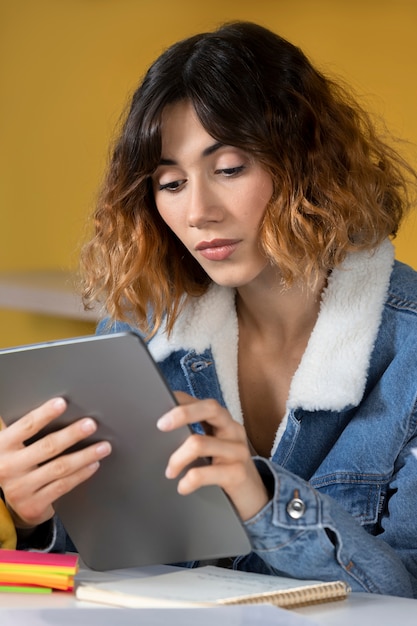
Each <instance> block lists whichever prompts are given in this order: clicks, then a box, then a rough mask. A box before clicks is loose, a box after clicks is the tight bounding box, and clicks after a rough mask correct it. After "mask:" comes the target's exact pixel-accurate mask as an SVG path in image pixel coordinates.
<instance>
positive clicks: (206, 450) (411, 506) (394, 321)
mask: <svg viewBox="0 0 417 626" xmlns="http://www.w3.org/2000/svg"><path fill="white" fill-rule="evenodd" d="M408 179H410V180H411V181H412V180H413V179H414V180H415V174H414V172H413V170H412V169H411V168H410V167H408V166H407V164H406V163H404V162H403V161H402V159H401V158H400V157H399V156H398V154H397V153H396V152H395V151H394V150H393V149H391V148H390V147H389V146H388V145H387V144H385V143H384V142H383V141H382V140H381V139H380V138H379V137H378V135H377V134H376V132H375V130H374V127H373V125H372V123H371V121H370V120H369V118H368V116H367V115H366V114H365V113H364V112H363V111H362V110H361V109H360V108H359V107H358V106H357V104H355V103H354V102H353V101H352V100H351V98H350V97H349V96H348V94H347V93H346V92H345V90H344V89H342V88H341V87H340V86H338V85H337V84H335V83H334V82H332V81H330V80H329V79H327V78H325V77H324V76H323V75H322V74H321V73H320V72H318V71H317V70H316V69H315V68H314V67H313V66H312V65H311V64H310V62H309V61H308V59H307V58H306V57H305V56H304V54H303V53H302V52H301V51H300V50H299V49H298V48H296V47H294V46H293V45H291V44H290V43H288V42H287V41H285V40H284V39H282V38H280V37H278V36H277V35H275V34H273V33H272V32H270V31H268V30H266V29H264V28H262V27H260V26H257V25H255V24H248V23H234V24H229V25H226V26H224V27H222V28H220V29H219V30H217V31H215V32H212V33H204V34H200V35H196V36H194V37H191V38H189V39H187V40H184V41H181V42H179V43H177V44H175V45H173V46H172V47H171V48H169V49H168V50H167V51H166V52H165V53H163V54H162V55H161V57H160V58H159V59H157V60H156V62H155V63H154V64H153V65H152V66H151V68H150V69H149V71H148V73H147V74H146V76H145V78H144V80H143V82H142V84H141V85H140V86H139V88H138V90H137V91H136V93H135V94H134V96H133V100H132V103H131V107H130V111H129V113H128V115H127V118H126V121H125V124H124V127H123V129H122V131H121V134H120V137H119V139H118V141H117V143H116V146H115V148H114V152H113V157H112V160H111V163H110V166H109V171H108V175H107V178H106V181H105V184H104V187H103V190H102V194H101V197H100V200H99V203H98V207H97V210H96V212H95V234H94V236H93V238H92V240H91V241H90V242H89V244H88V245H87V246H86V247H85V249H84V252H83V258H82V260H83V267H84V272H85V299H86V302H87V304H88V303H93V302H95V301H99V302H100V303H101V305H102V306H104V307H105V309H106V311H107V314H108V319H107V320H104V321H103V323H102V324H100V327H99V332H112V331H118V330H121V329H124V328H127V327H130V328H133V329H135V331H136V332H139V333H141V334H143V335H145V336H146V337H147V339H148V341H149V348H150V350H151V352H152V354H153V356H154V358H155V359H156V360H157V361H158V362H159V364H160V367H161V369H162V371H163V372H164V374H165V376H166V378H167V379H168V382H169V384H170V385H171V387H172V389H174V390H176V391H177V392H178V397H179V399H180V401H181V405H180V406H178V407H177V408H175V409H174V410H173V411H171V412H170V413H168V414H166V415H164V416H161V419H160V420H159V422H158V428H160V429H161V430H162V431H169V430H171V429H175V428H178V427H179V426H182V425H184V424H192V423H195V422H205V423H206V424H208V425H209V426H210V427H211V434H210V435H204V436H202V435H200V434H198V433H195V434H193V435H191V436H190V437H189V438H188V440H187V441H186V442H185V444H184V445H183V446H182V447H181V448H180V449H178V450H177V451H176V452H175V453H174V454H173V455H172V457H171V458H170V459H167V468H166V475H167V478H168V479H177V477H178V476H179V475H180V474H181V472H182V470H183V469H184V468H186V466H187V465H188V464H189V462H190V461H192V460H193V459H195V458H197V457H200V456H205V457H207V456H209V457H212V459H213V463H212V464H211V465H210V466H208V467H199V468H195V469H191V470H189V471H186V473H185V475H184V476H183V477H182V478H181V479H180V480H179V482H178V490H179V491H180V493H182V494H184V495H186V494H188V493H190V492H192V491H194V490H196V489H199V488H200V487H201V486H203V485H207V484H217V485H220V486H221V487H222V488H223V489H224V490H225V492H226V493H227V494H228V496H229V497H230V498H231V500H232V502H233V503H234V505H235V507H236V509H237V511H238V513H239V515H240V517H241V519H242V521H243V523H244V526H245V528H246V530H247V533H248V536H249V538H250V540H251V544H252V548H253V549H252V552H251V553H250V554H249V555H245V556H237V557H236V558H235V559H234V560H233V564H232V566H233V567H235V568H238V569H245V570H251V571H256V572H264V573H270V574H284V575H287V576H294V577H299V578H314V579H322V580H329V579H343V580H346V581H348V582H349V584H350V585H351V586H352V588H353V589H354V590H357V591H368V592H374V593H386V594H396V595H404V596H410V597H413V596H417V543H416V537H417V523H416V519H417V517H416V512H417V460H416V458H415V456H414V454H413V449H414V448H415V447H417V410H416V396H417V357H416V354H417V351H416V349H417V275H416V273H415V272H414V271H413V270H412V269H411V268H410V267H407V266H405V265H403V264H401V263H399V262H397V261H394V252H393V246H392V244H391V242H390V238H392V237H394V236H395V234H396V232H397V229H398V227H399V224H400V222H401V220H402V218H403V216H404V214H405V213H406V211H407V209H408V206H409V201H408V199H407V186H408ZM62 411H63V402H62V401H61V400H59V399H58V400H57V399H55V400H51V402H50V403H47V404H45V405H44V406H42V407H40V408H39V409H37V410H36V411H34V412H33V413H31V414H29V415H27V416H25V417H24V418H22V419H21V420H20V421H19V422H17V423H16V424H14V425H13V426H11V427H9V428H7V429H5V430H3V431H2V432H1V433H0V484H1V485H2V488H3V492H4V496H5V500H6V502H7V504H8V507H9V509H10V511H11V513H12V515H13V517H14V520H15V524H16V526H17V529H18V535H19V537H20V539H19V541H20V543H19V545H20V546H21V547H25V546H28V545H32V546H33V545H36V546H37V547H42V548H43V549H52V548H53V549H57V548H59V547H62V546H63V545H64V544H63V535H62V529H61V528H60V525H59V522H58V520H56V519H54V518H53V502H54V500H55V499H56V498H57V497H58V496H59V495H60V494H62V493H64V492H67V491H69V490H70V489H72V488H73V487H74V486H75V485H77V484H78V483H80V482H81V481H83V480H86V479H87V478H88V477H89V476H90V475H91V474H92V473H93V472H95V471H96V470H97V467H98V465H99V461H100V459H101V458H103V457H104V456H105V455H107V454H109V452H110V447H109V445H108V443H106V442H102V443H101V444H99V445H96V446H90V447H89V448H86V449H85V450H84V451H82V452H77V453H74V454H68V455H64V456H61V457H60V458H59V459H58V460H56V459H55V460H49V461H48V459H53V458H54V457H55V456H56V454H57V453H59V452H62V451H64V450H65V449H66V448H67V447H68V446H69V445H70V444H72V443H74V442H75V441H77V440H79V439H82V438H84V437H86V436H87V435H88V434H89V433H91V431H92V430H93V429H94V428H95V425H94V423H93V422H92V420H89V419H88V418H86V419H85V420H81V421H79V422H77V423H75V424H73V425H72V426H70V427H68V428H67V429H66V430H64V431H60V432H59V433H55V434H53V435H48V436H47V437H45V438H44V440H41V441H39V442H38V443H35V444H32V445H31V446H28V447H27V448H23V443H22V442H23V441H25V440H26V439H28V436H29V435H31V434H33V433H34V432H36V431H38V430H39V429H40V428H41V427H42V426H43V425H44V424H45V423H47V422H49V421H51V420H53V419H54V417H55V416H57V415H58V414H60V413H61V412H62ZM45 461H46V463H45ZM41 463H42V465H40V464H41ZM48 533H49V534H48Z"/></svg>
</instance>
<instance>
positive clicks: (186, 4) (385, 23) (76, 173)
mask: <svg viewBox="0 0 417 626" xmlns="http://www.w3.org/2000/svg"><path fill="white" fill-rule="evenodd" d="M231 19H248V20H253V21H258V22H260V23H262V24H264V25H265V26H269V27H270V28H272V29H273V30H276V31H277V32H279V33H280V34H282V35H283V36H285V37H287V38H289V39H290V40H291V41H293V42H294V43H296V44H297V45H300V46H301V47H302V48H303V49H304V50H305V51H306V52H307V54H308V55H309V56H310V57H311V58H312V60H313V61H314V62H315V63H316V64H318V65H319V66H320V67H321V68H322V69H323V70H324V71H328V72H336V73H337V74H339V75H341V76H342V77H343V78H345V79H347V80H348V81H349V82H350V83H351V84H353V86H354V87H355V89H356V90H357V91H358V92H359V93H360V94H361V95H362V96H363V97H364V98H365V101H366V102H367V103H368V105H369V106H370V107H371V109H373V110H374V111H375V112H376V113H377V114H382V115H383V116H384V117H385V119H386V121H387V123H388V125H389V126H390V127H391V129H393V130H394V132H395V133H396V134H399V135H400V136H402V137H404V138H407V139H409V140H410V141H411V142H413V143H415V144H417V119H416V115H415V109H416V103H417V81H416V76H415V74H416V66H417V36H416V32H415V28H416V25H417V2H416V1H415V0H257V1H255V0H227V1H226V2H225V1H224V0H210V2H204V3H203V2H196V1H195V0H12V1H11V0H0V85H1V97H0V138H1V139H0V215H1V231H0V233H1V244H0V271H4V270H20V269H29V268H31V269H33V268H35V269H40V268H46V269H48V268H56V267H58V268H68V267H69V268H75V267H76V264H77V253H78V247H79V244H80V241H81V239H82V237H83V235H84V229H85V220H86V216H87V214H88V212H89V211H90V209H91V207H92V205H93V204H94V197H95V192H96V189H97V186H98V184H99V181H100V177H101V174H102V172H103V168H104V165H105V162H106V157H107V148H108V144H109V141H110V139H111V136H112V131H113V129H114V126H115V124H116V122H117V120H118V117H119V115H120V113H121V111H122V108H123V106H124V104H125V102H126V99H127V95H128V94H129V93H131V92H132V90H133V89H134V87H135V85H136V84H137V82H138V80H139V77H140V76H141V74H142V73H143V71H144V69H145V68H146V66H147V65H148V64H149V63H150V62H151V61H152V60H153V59H154V58H155V57H156V56H157V55H158V54H159V53H160V52H161V51H162V49H164V48H165V47H166V46H168V45H169V44H171V43H172V42H173V41H175V40H177V39H178V38H182V37H185V36H188V35H190V34H192V33H194V32H196V31H200V30H205V29H211V28H213V27H215V26H216V25H217V24H218V23H220V22H223V21H225V20H231ZM410 154H412V158H413V160H414V164H415V165H417V159H416V156H415V155H416V153H415V152H412V151H410ZM416 228H417V225H416V224H415V223H414V218H412V219H411V220H409V221H408V223H407V224H406V225H405V226H404V227H403V229H402V231H401V233H400V236H399V237H398V240H397V244H396V245H397V256H398V257H399V258H400V259H401V260H404V261H406V262H408V263H410V264H412V265H413V266H414V267H416V268H417V249H416V248H417V247H416V246H415V243H414V241H415V239H416ZM92 330H93V327H92V325H91V324H86V323H80V322H78V323H77V322H70V321H67V320H59V319H54V318H49V317H42V316H38V315H29V314H26V313H22V312H20V313H18V312H10V311H0V347H1V346H9V345H15V344H17V343H26V342H32V341H41V340H44V339H54V338H59V337H65V336H70V335H77V334H85V333H86V332H92Z"/></svg>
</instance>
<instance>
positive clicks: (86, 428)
mask: <svg viewBox="0 0 417 626" xmlns="http://www.w3.org/2000/svg"><path fill="white" fill-rule="evenodd" d="M96 428H97V426H96V423H95V421H94V420H92V419H91V418H90V417H87V419H85V420H83V421H82V422H81V430H82V431H83V432H84V433H93V432H94V431H95V430H96Z"/></svg>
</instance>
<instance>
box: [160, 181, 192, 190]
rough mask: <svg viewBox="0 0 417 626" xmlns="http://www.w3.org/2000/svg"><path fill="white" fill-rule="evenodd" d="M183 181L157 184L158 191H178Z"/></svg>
mask: <svg viewBox="0 0 417 626" xmlns="http://www.w3.org/2000/svg"><path fill="white" fill-rule="evenodd" d="M184 183H185V180H172V181H170V182H169V183H159V184H158V191H178V189H180V187H181V185H183V184H184Z"/></svg>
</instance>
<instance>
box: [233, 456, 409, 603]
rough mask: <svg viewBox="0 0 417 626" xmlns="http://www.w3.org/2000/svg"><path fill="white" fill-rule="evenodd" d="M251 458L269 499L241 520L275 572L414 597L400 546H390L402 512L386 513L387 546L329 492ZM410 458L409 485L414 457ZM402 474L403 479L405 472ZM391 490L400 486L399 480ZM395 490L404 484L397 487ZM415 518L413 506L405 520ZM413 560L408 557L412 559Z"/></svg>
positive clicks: (399, 537)
mask: <svg viewBox="0 0 417 626" xmlns="http://www.w3.org/2000/svg"><path fill="white" fill-rule="evenodd" d="M409 458H410V461H411V459H412V458H413V455H410V454H409ZM254 460H255V463H256V465H257V467H258V471H259V472H260V474H261V476H262V477H263V478H264V480H265V482H266V483H269V485H270V486H271V487H272V489H271V493H273V497H272V499H271V500H270V502H269V503H268V504H267V505H266V506H265V507H264V508H263V509H262V510H261V511H259V513H258V514H257V515H255V516H254V517H253V518H251V519H250V520H247V521H246V522H245V528H246V530H247V532H248V535H249V537H250V540H251V543H252V547H253V551H254V552H255V553H256V554H257V556H258V557H259V558H261V559H262V561H263V562H264V563H266V564H267V565H268V567H269V568H271V569H272V570H273V571H274V572H275V573H277V574H281V575H286V576H290V577H294V578H304V579H319V580H336V579H337V580H344V581H346V582H347V583H348V584H349V585H350V586H351V588H352V590H353V591H366V592H372V593H379V594H387V595H398V596H405V597H413V595H417V589H416V587H415V588H414V594H413V583H414V585H415V586H416V582H417V581H416V580H415V578H414V579H413V577H412V575H411V574H410V573H409V571H408V570H407V567H406V564H405V563H404V562H403V560H402V559H401V558H400V556H399V553H400V552H401V550H399V551H396V550H395V549H394V547H392V546H395V547H397V546H396V542H401V541H402V533H403V531H404V524H403V522H404V515H402V517H401V519H399V520H395V517H396V516H395V512H394V511H391V514H390V521H389V526H390V530H389V531H388V530H386V531H385V533H388V536H389V538H390V543H391V545H390V544H389V543H388V541H387V538H388V537H384V539H382V535H384V533H382V535H378V536H373V535H370V534H369V533H368V532H367V531H366V530H365V529H364V528H362V527H361V526H360V524H359V523H358V522H357V521H356V520H355V519H354V518H353V517H352V516H351V515H350V514H349V513H348V512H347V511H345V510H344V509H343V508H342V507H341V506H340V504H339V503H338V502H336V501H335V500H334V499H333V498H331V497H330V496H327V495H325V494H321V493H319V492H318V491H317V490H316V489H314V488H313V487H312V486H311V485H309V484H308V483H307V482H305V481H304V480H302V479H301V478H299V477H298V476H296V475H294V474H292V473H290V472H288V471H287V470H285V469H283V468H282V467H280V466H278V465H276V464H274V463H272V462H271V461H268V460H266V459H263V458H261V457H255V459H254ZM413 460H414V462H415V467H414V471H413V474H414V479H413V480H414V483H415V482H416V477H417V460H416V459H413ZM411 462H412V461H411ZM403 476H404V478H403V479H404V480H405V481H407V477H408V474H407V473H404V474H403ZM399 480H400V478H398V479H397V481H399ZM414 486H415V494H416V485H414ZM396 488H397V489H399V488H400V487H399V484H397V485H396ZM401 489H402V490H404V489H405V490H407V489H408V487H407V485H403V486H402V487H401ZM416 495H417V494H416ZM414 503H416V497H415V496H414ZM396 506H398V504H397V505H396ZM410 513H411V511H410ZM416 518H417V508H416V509H415V510H414V514H413V517H412V518H408V521H410V519H413V520H415V519H416ZM394 527H395V530H394ZM413 529H414V536H413V543H409V544H408V545H414V546H415V545H416V543H415V542H416V537H417V529H416V523H415V521H414V523H413ZM415 558H416V557H415V555H414V563H415ZM414 567H416V564H415V565H414Z"/></svg>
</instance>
